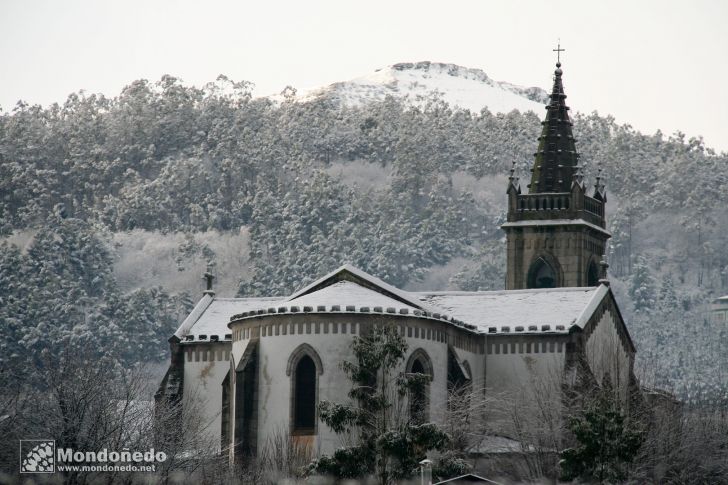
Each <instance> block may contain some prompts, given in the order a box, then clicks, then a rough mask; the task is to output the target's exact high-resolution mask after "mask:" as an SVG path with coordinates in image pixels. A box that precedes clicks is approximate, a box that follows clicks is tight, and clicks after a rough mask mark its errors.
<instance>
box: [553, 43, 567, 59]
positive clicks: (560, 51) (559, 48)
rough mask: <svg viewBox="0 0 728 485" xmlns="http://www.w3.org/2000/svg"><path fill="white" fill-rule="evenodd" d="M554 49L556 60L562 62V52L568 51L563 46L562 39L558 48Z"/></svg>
mask: <svg viewBox="0 0 728 485" xmlns="http://www.w3.org/2000/svg"><path fill="white" fill-rule="evenodd" d="M552 50H553V51H554V52H556V62H557V63H558V64H561V53H562V52H565V51H566V49H562V48H561V39H559V43H558V44H557V46H556V49H552Z"/></svg>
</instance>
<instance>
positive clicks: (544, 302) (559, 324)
mask: <svg viewBox="0 0 728 485" xmlns="http://www.w3.org/2000/svg"><path fill="white" fill-rule="evenodd" d="M607 291H608V289H607V287H606V286H597V287H588V288H548V289H538V290H503V291H475V292H465V291H462V292H457V291H442V292H429V293H418V296H419V298H420V299H421V300H422V301H423V302H424V303H427V304H428V305H429V306H431V307H437V308H440V309H441V310H442V311H444V312H445V313H447V314H449V315H452V316H453V317H455V318H457V319H460V320H462V321H464V322H466V323H469V324H472V325H475V326H477V327H478V329H479V330H480V331H481V332H484V333H491V334H493V333H498V334H500V333H520V332H522V333H534V332H539V333H540V332H560V333H568V331H569V328H570V327H571V326H572V325H578V326H580V327H581V328H583V327H584V325H585V324H586V321H587V319H588V317H589V316H590V315H591V313H593V311H594V309H595V308H596V304H598V302H600V301H601V300H602V298H603V297H604V296H605V295H606V293H607ZM592 307H593V308H592ZM590 308H592V310H591V311H589V309H590Z"/></svg>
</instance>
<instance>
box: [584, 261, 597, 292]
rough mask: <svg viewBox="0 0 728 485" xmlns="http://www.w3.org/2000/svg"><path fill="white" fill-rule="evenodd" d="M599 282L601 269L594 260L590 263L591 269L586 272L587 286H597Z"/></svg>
mask: <svg viewBox="0 0 728 485" xmlns="http://www.w3.org/2000/svg"><path fill="white" fill-rule="evenodd" d="M598 284H599V270H597V265H596V263H595V262H594V261H592V262H591V263H589V269H588V270H587V274H586V285H587V286H597V285H598Z"/></svg>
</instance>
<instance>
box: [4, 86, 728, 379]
mask: <svg viewBox="0 0 728 485" xmlns="http://www.w3.org/2000/svg"><path fill="white" fill-rule="evenodd" d="M541 115H542V114H541V113H537V114H534V113H531V112H529V113H518V112H515V111H514V112H511V113H508V114H493V113H490V112H489V111H488V110H487V109H484V110H483V111H482V112H480V113H471V112H468V111H461V110H454V109H452V108H451V107H449V106H448V105H446V104H444V103H442V102H441V101H439V100H438V99H436V98H433V99H432V100H431V101H430V102H428V103H427V104H426V105H425V106H422V107H419V108H415V107H411V106H409V105H407V104H405V103H404V102H402V101H400V100H397V99H394V98H387V99H386V100H385V101H383V102H375V103H371V104H368V105H365V106H361V107H356V108H341V107H339V106H338V105H336V104H335V103H334V102H333V101H331V100H328V99H326V98H322V99H320V100H317V101H314V102H309V103H296V102H293V100H292V99H288V98H287V99H285V100H284V101H283V102H282V103H280V104H276V103H273V102H272V101H270V100H268V99H253V98H252V96H251V93H250V85H249V84H248V83H245V82H241V83H235V82H233V81H230V80H228V79H226V78H224V77H221V78H219V79H218V80H217V81H216V82H214V83H210V84H208V85H206V86H204V87H202V88H195V87H187V86H184V85H183V84H182V83H181V82H179V81H178V80H177V79H175V78H173V77H170V76H165V77H164V78H162V79H161V80H160V81H158V82H155V83H150V82H147V81H136V82H134V83H132V84H130V85H129V86H127V87H126V88H125V89H124V90H123V91H122V93H121V94H120V95H118V96H117V97H114V98H106V97H103V96H97V95H89V96H87V95H83V94H82V93H79V94H73V95H71V96H69V98H68V100H67V101H66V102H65V103H64V104H63V105H62V106H61V105H52V106H50V107H47V108H43V107H40V106H30V105H27V104H23V103H19V104H18V105H17V106H16V107H15V108H14V109H13V110H12V111H11V112H7V113H6V114H4V115H2V116H0V234H2V235H3V236H9V235H11V234H12V233H13V232H14V231H19V230H32V231H38V232H37V233H36V234H35V237H34V240H33V241H32V242H31V243H30V246H29V249H28V250H27V251H20V250H19V249H17V248H14V247H12V246H11V245H8V244H5V245H3V246H0V284H1V287H0V299H1V300H2V305H0V328H3V329H7V335H9V336H10V337H7V338H5V339H4V341H3V343H2V344H1V345H2V350H3V351H2V356H1V357H0V359H3V360H8V359H14V358H25V357H27V356H28V355H32V354H34V353H36V352H38V351H39V350H40V349H45V348H51V349H52V348H54V347H55V346H56V345H57V344H58V343H59V342H63V343H73V342H76V343H78V344H83V345H89V346H91V345H96V346H97V348H103V349H107V350H109V351H112V352H115V353H116V354H117V355H118V356H119V357H120V358H121V359H122V360H124V361H130V362H133V361H139V360H157V359H160V358H162V357H163V356H164V355H165V352H166V344H165V339H166V338H167V336H168V335H169V334H170V333H171V329H173V328H174V326H175V325H176V322H177V320H178V318H179V316H180V315H182V314H184V311H186V310H187V309H189V306H190V304H191V302H190V299H189V297H187V296H186V295H172V294H169V293H168V292H166V291H165V290H164V289H163V288H157V289H148V290H140V291H137V292H135V293H132V294H123V292H121V291H120V290H119V289H118V287H117V285H116V282H115V281H114V276H113V273H112V267H113V261H112V259H111V258H110V257H109V254H108V251H107V249H106V247H107V246H108V241H107V240H108V238H109V234H113V233H114V232H120V231H127V230H131V229H144V230H147V231H158V232H163V233H165V232H178V231H185V232H192V233H194V232H198V231H208V230H213V229H214V230H218V231H237V230H239V228H240V227H242V226H247V227H249V230H250V235H251V242H250V257H251V263H252V273H251V274H252V278H246V279H245V280H244V281H241V283H240V287H239V294H240V295H261V294H266V295H276V294H286V293H289V292H291V291H292V290H294V289H296V288H297V287H300V286H301V285H302V284H305V283H306V282H307V281H308V280H309V279H310V278H314V277H317V276H319V275H321V274H323V273H325V272H326V271H330V270H331V269H333V268H334V267H336V266H338V265H339V264H341V263H343V262H351V263H353V264H355V265H357V266H359V267H361V268H362V269H364V270H366V271H368V272H371V273H372V274H375V275H377V276H379V277H381V278H383V279H384V280H386V281H388V282H389V283H391V284H394V285H398V286H405V285H407V284H408V283H412V282H414V281H417V280H418V279H420V278H422V277H423V276H424V275H425V274H426V273H427V272H428V270H431V269H432V268H433V267H437V266H438V265H443V264H447V263H448V262H449V261H451V260H452V259H453V258H454V257H462V258H466V259H467V260H469V261H471V264H467V265H465V267H464V269H463V271H461V272H459V273H458V274H457V275H456V276H455V277H453V278H452V279H451V284H452V286H455V287H459V288H463V289H468V290H477V289H494V288H498V287H500V285H502V281H503V279H502V275H503V266H504V265H503V249H504V248H503V244H502V242H501V238H502V233H501V232H500V231H499V230H498V224H499V223H500V222H501V221H502V217H503V211H504V209H505V196H504V199H503V203H502V204H487V203H484V202H483V201H482V200H478V199H477V198H476V197H474V194H472V193H470V192H468V191H467V190H465V188H464V187H462V186H461V185H459V184H458V182H457V179H456V180H455V181H454V174H464V175H466V176H469V177H473V178H477V179H481V178H488V177H490V178H493V177H504V174H506V173H507V170H508V168H509V167H510V164H511V162H512V161H514V160H515V161H516V162H517V169H518V172H519V174H520V175H521V176H522V177H523V178H524V179H525V178H527V176H528V174H529V172H528V168H529V166H530V164H531V161H532V158H533V156H532V155H533V151H534V150H535V147H536V138H537V137H538V135H539V131H540V123H539V116H541ZM574 121H575V132H576V136H577V138H578V143H577V147H578V149H579V151H580V153H581V154H582V160H581V161H582V163H583V165H584V171H585V176H586V180H587V181H588V182H589V183H593V180H594V176H595V174H596V171H597V166H598V164H600V165H601V167H602V168H603V169H604V173H605V175H606V177H607V184H608V189H609V191H610V195H611V196H612V197H613V199H614V200H616V202H617V203H616V204H614V203H612V205H611V207H610V214H609V215H608V219H609V222H610V230H611V231H612V232H613V234H614V237H613V239H612V245H611V247H610V253H609V259H610V264H611V265H612V270H613V273H612V274H613V276H614V277H615V278H616V279H617V281H618V282H619V281H621V282H623V283H624V285H625V288H627V289H628V290H629V291H628V292H627V291H625V293H629V294H628V297H629V299H630V301H629V304H628V305H627V306H629V307H630V308H627V311H630V312H631V311H632V310H635V311H636V313H635V323H634V333H635V336H636V337H637V340H638V346H639V345H640V344H641V343H644V345H645V346H646V351H647V352H648V353H653V354H654V355H657V356H663V357H660V358H658V359H657V360H660V359H662V360H664V362H662V363H661V365H662V366H663V367H666V368H668V369H667V370H665V369H662V370H658V371H655V372H656V374H657V375H658V376H657V378H656V380H657V381H659V382H660V383H663V382H667V383H668V384H669V385H672V386H675V387H679V386H685V385H686V382H687V381H685V379H688V375H689V373H687V372H683V371H680V370H677V371H676V370H675V369H678V364H677V363H676V364H675V365H673V364H672V362H673V360H674V359H673V360H669V359H667V358H666V357H664V356H665V355H667V354H669V353H671V352H672V353H674V356H675V359H677V355H678V353H677V352H676V351H675V347H676V346H677V345H679V343H677V342H673V341H671V340H670V338H669V335H670V333H671V331H670V329H671V328H672V327H671V325H682V326H683V327H687V328H689V329H694V328H695V327H696V326H698V325H702V324H703V319H702V314H699V313H696V311H697V310H696V309H697V308H698V306H697V305H698V304H699V303H702V302H704V301H706V299H708V298H709V296H710V295H711V294H714V293H719V292H721V291H722V292H725V291H726V288H728V248H727V247H726V245H727V244H728V243H727V242H726V241H725V240H724V239H722V238H720V235H719V231H718V229H717V227H718V225H719V224H720V223H721V222H722V221H725V220H726V217H727V216H726V211H725V209H723V207H725V205H726V203H727V202H728V175H727V172H726V168H727V167H728V155H726V154H716V153H714V152H713V151H712V150H710V149H708V148H706V147H705V146H704V144H703V142H702V140H700V139H686V138H685V137H684V136H683V135H681V134H679V133H678V134H676V135H674V136H671V137H665V136H663V135H662V134H661V133H657V134H655V135H643V134H641V133H639V132H637V131H635V130H634V129H632V128H631V127H630V126H625V125H619V124H617V123H616V122H615V120H614V119H612V118H610V117H602V116H599V115H597V114H592V115H588V116H581V115H579V116H577V117H576V118H575V120H574ZM349 162H357V163H366V164H370V165H368V166H371V167H373V168H372V170H373V171H374V170H375V169H376V170H380V171H382V170H383V171H385V172H386V173H387V174H388V176H387V177H385V179H384V181H383V182H381V183H377V184H376V185H375V186H373V187H372V186H368V187H359V186H356V185H352V184H346V183H344V182H343V181H342V180H340V179H338V178H337V177H335V176H332V175H330V172H327V170H326V169H327V168H328V167H330V166H331V165H332V164H339V165H342V166H345V165H346V163H349ZM526 183H527V181H525V180H524V181H523V183H522V185H523V189H524V190H526V187H525V185H526ZM651 214H652V215H661V216H666V217H668V219H669V220H670V221H671V222H670V223H669V224H662V225H661V226H660V227H658V228H657V233H656V236H655V235H653V238H652V239H649V240H647V239H643V240H640V239H639V237H640V235H641V234H642V235H644V234H645V233H646V232H647V231H648V230H651V229H649V228H650V217H651ZM640 231H642V232H640ZM660 237H662V239H664V240H669V241H677V242H676V243H675V244H673V243H670V244H668V243H664V244H657V243H656V242H655V240H660ZM617 286H618V285H617ZM663 289H664V291H663ZM668 290H669V291H668ZM670 292H671V293H670ZM663 293H664V295H663ZM667 298H669V300H667ZM665 302H668V303H669V302H674V304H675V305H677V306H679V307H680V308H681V312H680V313H679V315H678V316H676V313H675V312H673V313H670V312H665V311H664V310H663V309H664V306H665V305H667V304H668V303H665ZM691 312H692V313H691ZM658 314H659V315H662V316H661V317H659V320H660V321H659V322H658V317H657V316H656V315H658ZM665 315H667V317H665V318H667V320H668V321H665V320H663V316H665ZM685 315H688V316H685ZM681 319H682V320H681ZM685 322H692V323H689V324H686V323H685ZM706 325H707V324H706ZM654 328H659V329H660V332H659V335H660V337H659V338H657V337H655V334H656V333H657V332H653V331H651V330H652V329H654ZM713 330H714V329H711V328H707V327H706V328H704V329H702V330H701V332H703V333H706V332H708V333H709V332H712V331H713ZM694 338H695V339H699V338H702V337H699V336H694ZM696 345H697V344H696ZM673 351H675V352H673ZM716 352H720V350H716ZM722 352H723V354H721V355H720V356H716V359H717V360H716V362H720V359H725V360H728V358H727V357H726V355H725V353H726V352H725V350H724V351H722ZM714 360H715V359H714ZM725 360H723V362H725ZM671 372H673V373H674V372H677V374H675V375H673V374H671ZM721 382H725V381H721ZM710 385H711V386H714V387H715V386H717V384H716V383H715V382H713V383H711V384H710ZM718 387H720V386H718Z"/></svg>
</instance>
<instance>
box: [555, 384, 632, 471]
mask: <svg viewBox="0 0 728 485" xmlns="http://www.w3.org/2000/svg"><path fill="white" fill-rule="evenodd" d="M568 427H569V430H570V431H571V432H572V433H573V434H574V436H575V437H576V441H577V445H576V446H575V447H573V448H567V449H565V450H564V451H562V452H561V462H560V465H561V478H562V479H563V480H574V479H576V478H580V479H582V480H585V481H588V482H592V481H597V482H599V483H604V482H607V483H615V482H621V481H623V480H625V479H626V478H627V466H628V465H629V464H630V463H631V462H632V461H633V460H634V458H635V457H636V455H637V451H638V450H639V449H640V446H642V441H643V433H642V431H641V430H639V429H636V428H635V426H634V423H630V422H629V421H628V418H627V417H626V416H625V415H624V414H623V413H622V410H621V409H620V405H619V403H618V401H617V399H616V398H615V396H614V392H613V390H612V388H611V386H609V385H605V386H603V388H602V389H600V390H599V391H597V394H596V396H595V397H594V398H593V399H590V400H588V401H587V403H586V405H585V406H584V409H583V410H581V412H580V413H579V414H578V415H576V416H574V417H572V418H571V419H570V422H569V424H568Z"/></svg>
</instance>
